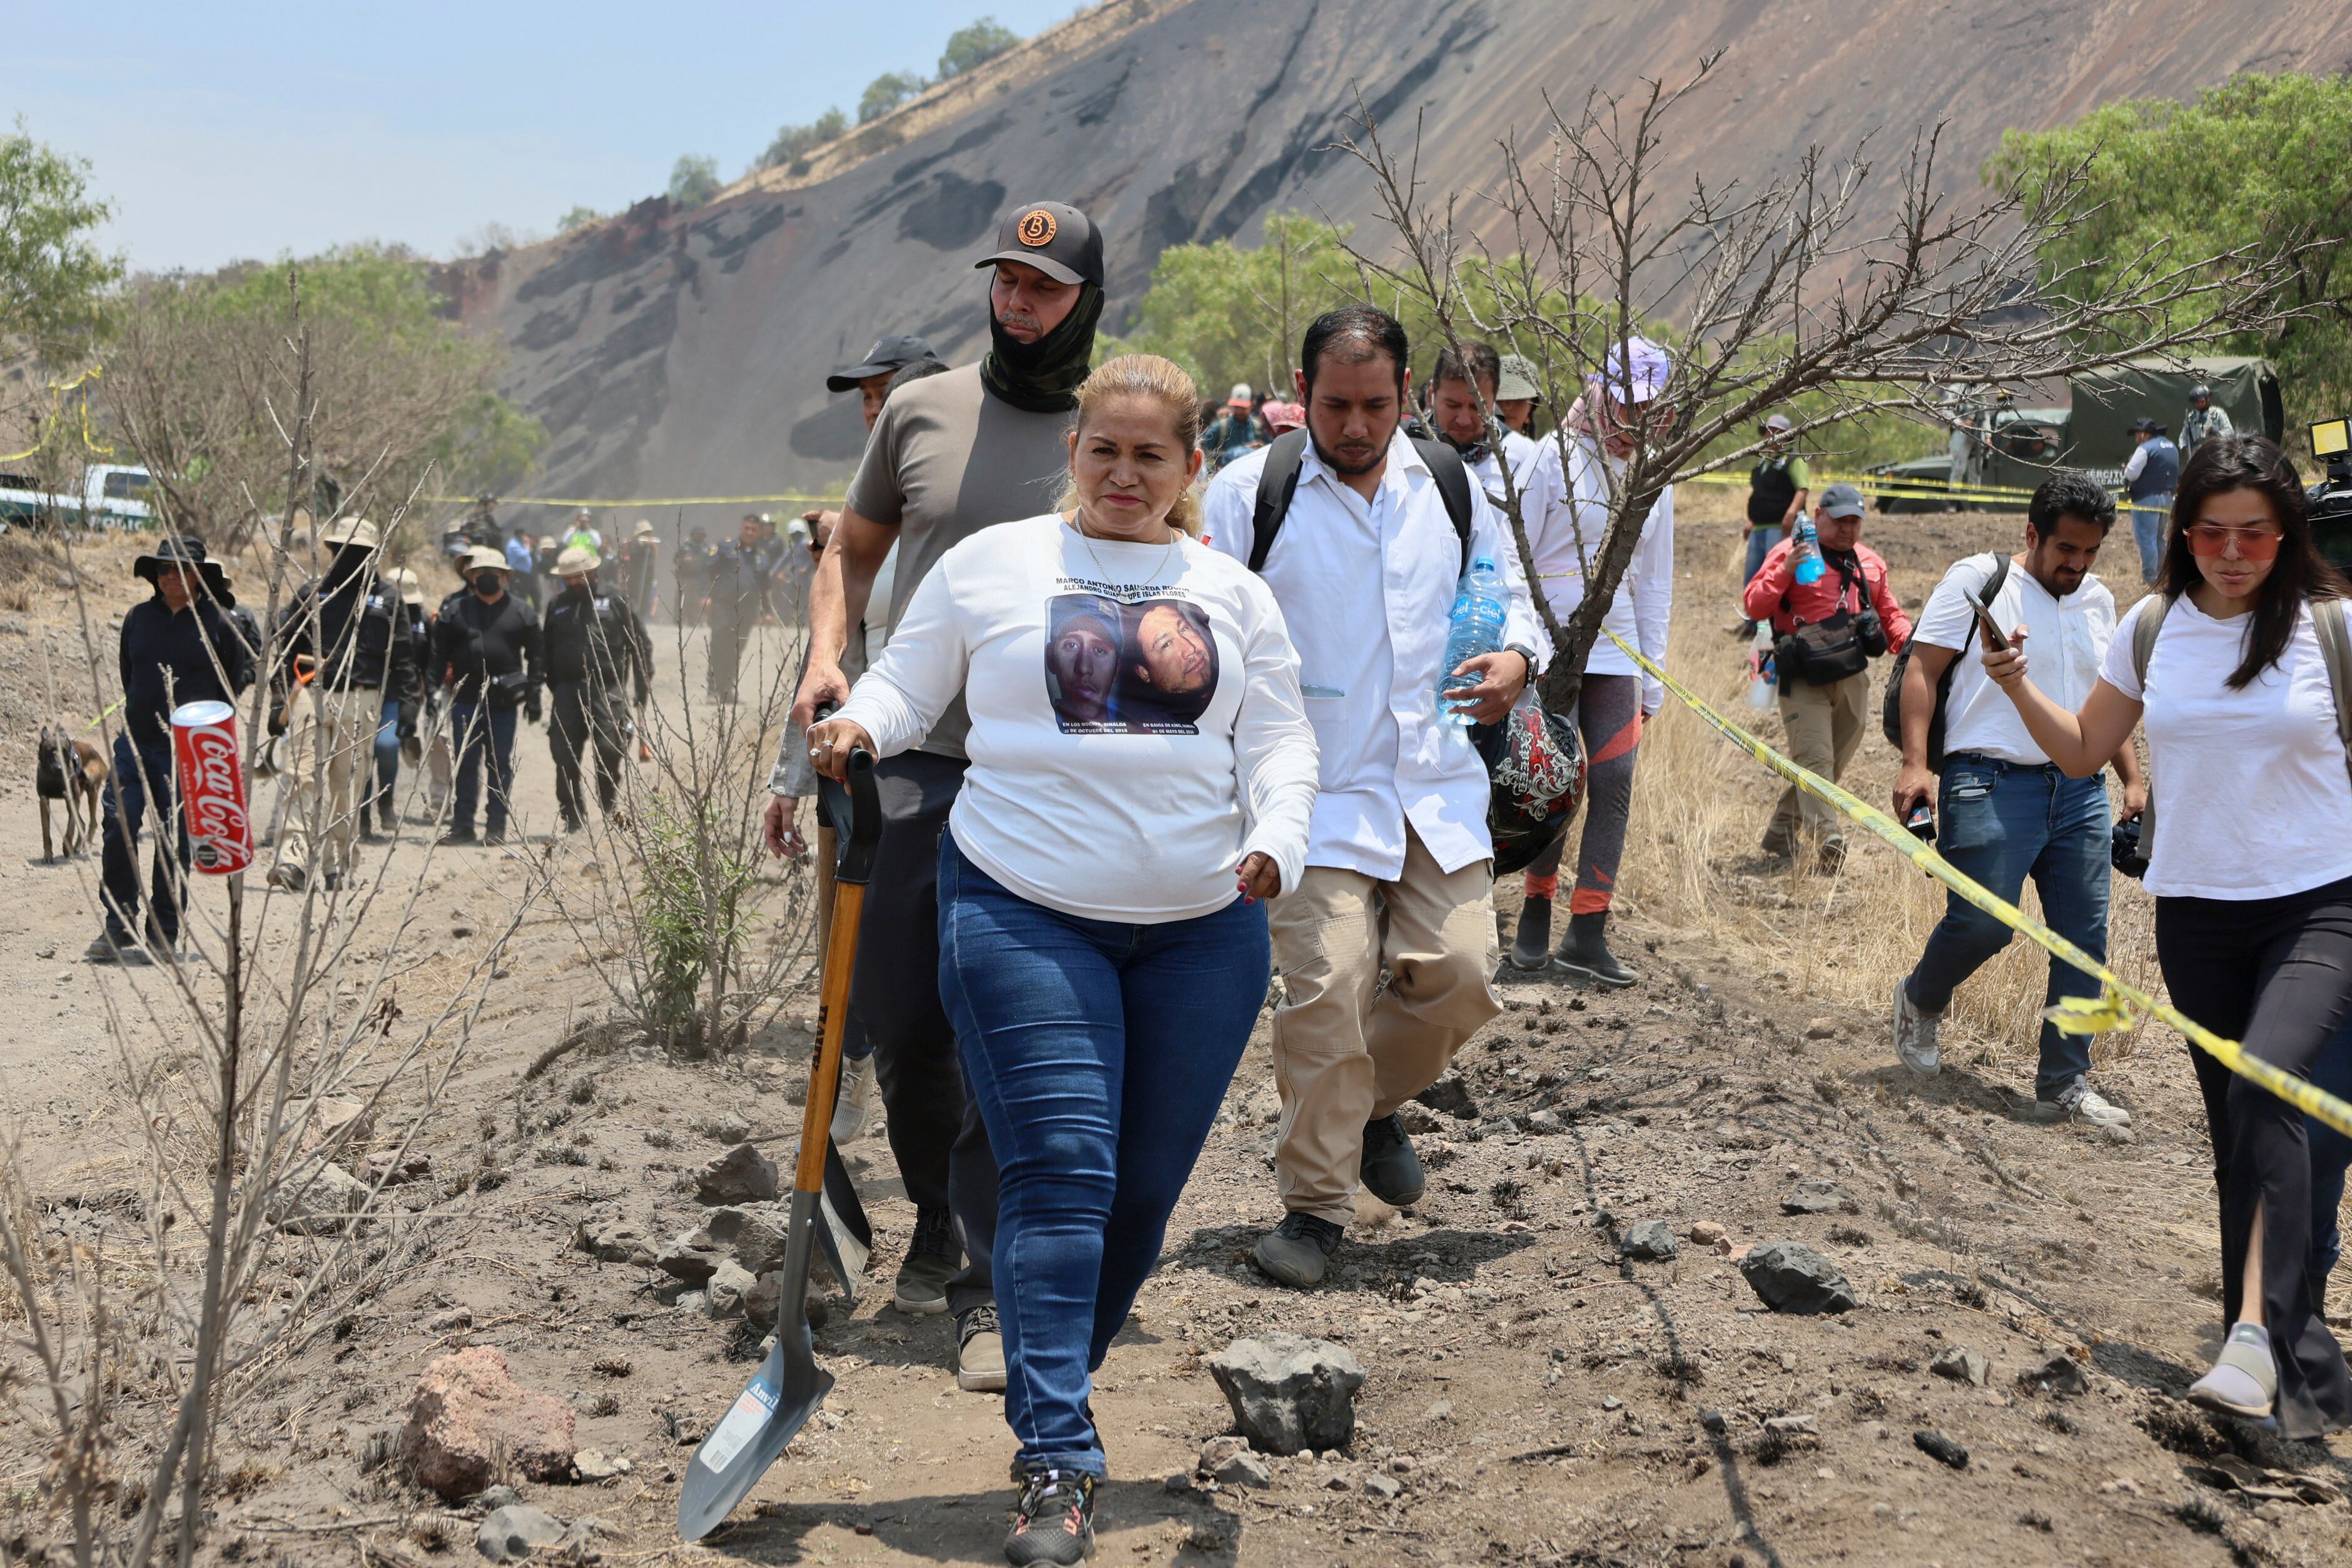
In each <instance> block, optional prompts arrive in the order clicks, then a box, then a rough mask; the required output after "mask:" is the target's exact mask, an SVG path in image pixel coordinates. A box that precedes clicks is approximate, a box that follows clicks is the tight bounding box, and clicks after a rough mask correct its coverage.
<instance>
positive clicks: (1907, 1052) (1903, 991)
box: [1895, 980, 1944, 1078]
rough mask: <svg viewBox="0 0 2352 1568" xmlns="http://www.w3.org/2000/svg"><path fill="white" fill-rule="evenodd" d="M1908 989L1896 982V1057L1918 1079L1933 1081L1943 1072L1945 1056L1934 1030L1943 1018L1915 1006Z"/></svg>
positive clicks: (1906, 981) (1902, 981)
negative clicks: (1916, 1075) (1918, 1077)
mask: <svg viewBox="0 0 2352 1568" xmlns="http://www.w3.org/2000/svg"><path fill="white" fill-rule="evenodd" d="M1910 985H1911V982H1910V981H1908V980H1897V981H1895V1056H1896V1057H1897V1058H1898V1059H1899V1060H1900V1061H1902V1063H1903V1065H1904V1066H1906V1067H1907V1068H1909V1069H1910V1070H1911V1071H1913V1072H1915V1073H1916V1074H1918V1076H1920V1077H1922V1078H1933V1077H1935V1076H1936V1074H1937V1073H1938V1072H1941V1071H1943V1070H1944V1053H1943V1052H1942V1051H1940V1050H1938V1049H1937V1045H1936V1026H1937V1024H1939V1023H1942V1022H1943V1021H1944V1015H1943V1014H1941V1013H1931V1012H1928V1011H1927V1010H1925V1009H1922V1008H1920V1007H1919V1006H1918V1005H1917V1004H1916V1003H1914V1002H1913V1001H1912V1000H1911V991H1910Z"/></svg>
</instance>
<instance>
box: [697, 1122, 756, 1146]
mask: <svg viewBox="0 0 2352 1568" xmlns="http://www.w3.org/2000/svg"><path fill="white" fill-rule="evenodd" d="M702 1130H703V1131H704V1132H706V1133H708V1134H710V1135H711V1136H712V1137H714V1138H716V1139H718V1140H719V1142H720V1143H722V1144H740V1143H741V1142H742V1141H743V1140H744V1139H746V1138H748V1137H750V1136H751V1123H749V1122H746V1121H745V1120H743V1118H742V1117H740V1116H736V1115H720V1116H713V1117H712V1118H711V1119H710V1120H709V1121H708V1122H705V1123H704V1124H702Z"/></svg>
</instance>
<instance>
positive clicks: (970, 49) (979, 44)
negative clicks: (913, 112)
mask: <svg viewBox="0 0 2352 1568" xmlns="http://www.w3.org/2000/svg"><path fill="white" fill-rule="evenodd" d="M1020 41H1021V35H1020V34H1018V33H1016V32H1014V31H1013V29H1012V28H1010V27H1007V26H1003V25H1001V24H1000V23H999V22H998V21H997V19H996V18H995V17H993V16H982V18H981V19H980V20H979V21H977V22H974V23H973V24H971V26H968V27H959V28H958V29H956V31H954V32H952V33H950V34H949V35H948V47H947V48H946V49H945V50H944V51H943V52H942V53H941V54H940V80H941V81H945V80H947V79H948V78H950V77H956V76H961V75H963V73H964V72H966V71H968V70H971V68H973V67H975V66H977V65H980V64H982V62H984V61H987V60H992V59H994V58H995V57H997V56H999V55H1001V54H1003V52H1004V51H1005V50H1007V49H1009V48H1011V47H1013V45H1015V44H1017V43H1019V42H1020Z"/></svg>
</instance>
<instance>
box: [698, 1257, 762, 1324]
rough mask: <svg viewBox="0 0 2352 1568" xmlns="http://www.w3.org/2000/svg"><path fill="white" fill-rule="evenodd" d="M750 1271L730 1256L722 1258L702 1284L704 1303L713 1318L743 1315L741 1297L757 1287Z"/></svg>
mask: <svg viewBox="0 0 2352 1568" xmlns="http://www.w3.org/2000/svg"><path fill="white" fill-rule="evenodd" d="M759 1284H760V1281H758V1280H757V1279H756V1278H754V1277H753V1275H752V1273H751V1270H749V1269H746V1268H744V1267H743V1265H741V1264H740V1263H738V1262H737V1261H735V1260H734V1259H732V1258H722V1259H720V1260H719V1267H718V1268H717V1269H715V1270H712V1271H711V1275H710V1278H709V1280H708V1281H705V1283H704V1285H703V1288H702V1289H703V1295H704V1298H705V1300H704V1305H705V1306H706V1307H707V1308H708V1310H709V1313H710V1315H711V1316H712V1317H714V1318H739V1317H741V1316H742V1315H743V1298H744V1297H745V1296H747V1295H749V1294H750V1293H751V1291H755V1290H757V1289H758V1288H759Z"/></svg>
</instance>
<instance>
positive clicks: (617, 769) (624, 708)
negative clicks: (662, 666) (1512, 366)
mask: <svg viewBox="0 0 2352 1568" xmlns="http://www.w3.org/2000/svg"><path fill="white" fill-rule="evenodd" d="M600 564H602V563H601V562H599V561H598V560H597V559H596V557H595V555H594V554H593V553H592V552H591V551H588V550H584V549H580V548H579V547H578V546H577V545H574V546H573V547H572V548H571V549H567V550H565V551H564V552H563V554H562V558H561V559H558V560H557V561H556V563H555V571H556V575H557V576H558V577H559V578H560V579H561V580H562V583H563V591H562V592H561V593H559V594H557V595H556V596H555V598H554V599H553V601H551V602H550V603H549V604H548V607H547V615H546V617H545V619H544V620H543V621H542V622H541V625H540V633H539V639H540V647H541V652H542V653H543V654H544V655H545V657H546V660H547V685H548V697H549V703H550V706H549V708H548V720H547V744H548V749H549V750H550V752H551V753H552V754H553V756H554V758H555V806H556V810H558V811H559V812H560V813H561V814H562V818H563V831H565V832H567V833H576V832H578V831H580V830H581V828H582V827H583V826H584V825H585V824H586V822H587V818H588V803H587V800H586V799H585V798H584V797H583V794H582V791H581V789H580V753H581V750H582V748H583V747H585V746H587V745H589V744H591V743H593V745H594V747H595V748H596V803H597V804H598V805H599V806H601V807H603V808H604V815H605V816H607V817H610V816H612V815H613V814H614V806H615V803H616V802H617V800H618V799H619V796H620V789H621V764H622V762H623V761H624V760H625V759H626V758H627V756H628V737H629V730H630V722H629V714H630V706H629V703H628V701H627V688H629V687H630V686H632V685H633V686H634V687H635V697H636V702H635V706H637V707H639V708H642V707H644V706H646V695H647V692H648V689H649V688H650V686H651V685H652V682H653V647H652V644H651V642H650V640H649V639H648V638H647V637H646V625H645V622H643V621H640V620H639V619H638V618H637V612H636V611H635V609H633V608H632V607H631V606H630V604H629V601H627V600H626V599H625V598H624V597H623V596H622V595H621V593H620V591H618V590H617V589H613V588H607V587H605V586H604V585H603V584H601V583H599V582H598V581H597V580H596V569H597V567H598V566H599V565H600Z"/></svg>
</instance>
